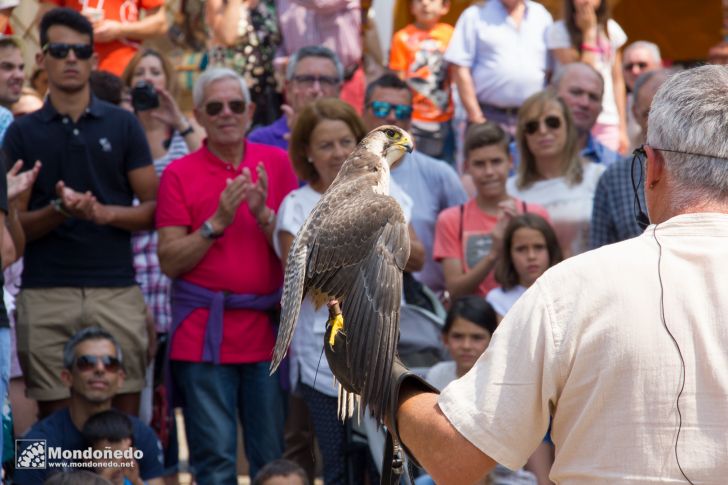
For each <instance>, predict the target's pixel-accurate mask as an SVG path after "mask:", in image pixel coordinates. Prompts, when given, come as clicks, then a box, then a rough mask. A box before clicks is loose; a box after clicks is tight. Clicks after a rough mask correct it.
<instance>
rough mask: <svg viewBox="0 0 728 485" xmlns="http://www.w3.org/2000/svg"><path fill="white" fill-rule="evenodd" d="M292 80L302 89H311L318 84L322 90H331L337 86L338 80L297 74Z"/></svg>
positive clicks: (329, 77) (331, 77)
mask: <svg viewBox="0 0 728 485" xmlns="http://www.w3.org/2000/svg"><path fill="white" fill-rule="evenodd" d="M292 80H293V81H294V82H295V83H296V84H298V85H300V86H301V87H304V88H312V87H314V86H315V85H316V83H317V82H318V83H319V85H320V86H321V87H322V88H333V87H336V86H337V85H338V84H339V79H338V78H336V77H334V76H314V75H311V74H298V75H295V76H293V78H292Z"/></svg>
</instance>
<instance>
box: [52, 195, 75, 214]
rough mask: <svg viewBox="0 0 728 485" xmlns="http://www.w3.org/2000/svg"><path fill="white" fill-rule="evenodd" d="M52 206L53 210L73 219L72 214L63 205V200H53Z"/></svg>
mask: <svg viewBox="0 0 728 485" xmlns="http://www.w3.org/2000/svg"><path fill="white" fill-rule="evenodd" d="M50 206H51V207H53V210H55V211H56V212H58V213H60V214H62V215H63V216H64V217H71V213H70V212H68V210H67V209H66V207H65V206H64V205H63V201H62V200H61V199H53V200H51V202H50Z"/></svg>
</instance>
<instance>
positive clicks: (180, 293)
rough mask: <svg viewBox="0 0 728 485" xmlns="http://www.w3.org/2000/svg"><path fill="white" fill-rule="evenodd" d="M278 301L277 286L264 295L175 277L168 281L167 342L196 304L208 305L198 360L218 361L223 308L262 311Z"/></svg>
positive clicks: (170, 340)
mask: <svg viewBox="0 0 728 485" xmlns="http://www.w3.org/2000/svg"><path fill="white" fill-rule="evenodd" d="M280 301H281V289H280V288H279V289H278V290H276V291H275V292H273V293H269V294H267V295H253V294H243V293H238V294H236V293H228V292H225V291H213V290H208V289H207V288H204V287H202V286H199V285H196V284H194V283H190V282H189V281H183V280H180V279H176V280H174V281H173V282H172V296H171V303H172V328H171V329H170V333H169V344H170V346H171V344H172V339H173V338H174V333H175V332H176V331H177V328H179V326H180V324H181V323H182V322H183V321H185V319H186V318H187V317H188V316H189V315H190V313H192V311H193V310H195V309H197V308H208V309H209V310H210V315H209V316H208V318H207V327H206V328H205V341H204V343H203V347H202V361H203V362H211V363H214V364H219V363H220V347H221V346H222V330H223V314H224V313H225V310H226V309H237V310H239V309H249V310H259V311H266V310H272V309H273V308H275V307H276V306H277V305H278V303H279V302H280Z"/></svg>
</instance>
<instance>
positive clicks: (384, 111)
mask: <svg viewBox="0 0 728 485" xmlns="http://www.w3.org/2000/svg"><path fill="white" fill-rule="evenodd" d="M369 107H370V108H371V109H372V113H374V116H376V117H377V118H386V117H387V116H389V113H390V112H391V111H392V110H394V116H395V118H397V119H398V120H408V119H410V118H411V117H412V106H408V105H406V104H392V103H388V102H386V101H372V102H371V103H369Z"/></svg>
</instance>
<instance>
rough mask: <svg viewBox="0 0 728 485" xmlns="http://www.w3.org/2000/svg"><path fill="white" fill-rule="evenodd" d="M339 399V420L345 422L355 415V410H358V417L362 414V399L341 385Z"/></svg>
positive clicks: (339, 386) (339, 385)
mask: <svg viewBox="0 0 728 485" xmlns="http://www.w3.org/2000/svg"><path fill="white" fill-rule="evenodd" d="M338 388H339V398H338V401H337V404H336V405H337V408H338V415H339V419H340V420H341V421H342V422H343V421H344V420H346V418H350V417H352V416H353V415H354V409H355V408H356V410H357V415H358V414H359V412H361V407H360V406H361V398H360V397H359V396H358V395H357V394H353V393H351V392H349V391H347V390H346V389H344V387H343V386H342V385H341V384H338Z"/></svg>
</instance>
